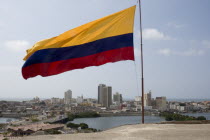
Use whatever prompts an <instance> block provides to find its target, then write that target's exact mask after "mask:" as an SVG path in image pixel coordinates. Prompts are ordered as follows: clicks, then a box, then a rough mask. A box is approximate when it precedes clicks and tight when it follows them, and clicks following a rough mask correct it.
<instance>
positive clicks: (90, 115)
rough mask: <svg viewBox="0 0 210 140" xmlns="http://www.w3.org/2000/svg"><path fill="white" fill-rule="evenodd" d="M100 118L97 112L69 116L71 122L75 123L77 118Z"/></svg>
mask: <svg viewBox="0 0 210 140" xmlns="http://www.w3.org/2000/svg"><path fill="white" fill-rule="evenodd" d="M96 117H100V114H98V113H97V112H82V113H79V114H71V113H69V114H68V119H69V121H73V120H74V119H75V118H96Z"/></svg>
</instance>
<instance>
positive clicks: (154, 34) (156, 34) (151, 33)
mask: <svg viewBox="0 0 210 140" xmlns="http://www.w3.org/2000/svg"><path fill="white" fill-rule="evenodd" d="M143 39H145V40H174V39H173V38H171V37H169V36H167V35H165V34H164V33H163V32H160V31H158V30H157V29H154V28H148V29H144V30H143Z"/></svg>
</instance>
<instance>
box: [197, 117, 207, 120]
mask: <svg viewBox="0 0 210 140" xmlns="http://www.w3.org/2000/svg"><path fill="white" fill-rule="evenodd" d="M197 120H206V117H204V116H199V117H197Z"/></svg>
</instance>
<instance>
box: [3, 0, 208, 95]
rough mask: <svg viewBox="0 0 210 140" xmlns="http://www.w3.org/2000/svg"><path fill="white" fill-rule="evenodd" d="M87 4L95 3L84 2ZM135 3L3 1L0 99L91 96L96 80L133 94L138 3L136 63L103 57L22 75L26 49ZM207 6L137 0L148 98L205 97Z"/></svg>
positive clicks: (190, 1) (136, 83) (108, 0)
mask: <svg viewBox="0 0 210 140" xmlns="http://www.w3.org/2000/svg"><path fill="white" fill-rule="evenodd" d="M40 3H42V5H40ZM49 3H50V4H49ZM92 5H97V6H95V7H93V8H91V9H90V8H87V7H88V6H92ZM133 5H136V0H115V1H113V0H100V1H95V0H89V1H88V2H84V1H82V0H77V1H71V2H70V1H67V0H63V2H62V3H59V2H57V1H49V0H46V1H44V2H43V1H41V0H36V1H30V2H28V1H26V0H23V1H18V2H16V1H10V0H9V1H1V2H0V16H1V19H0V30H1V32H0V36H1V38H0V48H1V51H0V55H1V58H2V59H1V60H0V77H1V78H0V83H1V85H2V86H1V88H0V98H14V97H15V98H23V97H24V98H33V97H34V96H39V97H40V98H47V97H49V96H50V97H62V96H63V93H64V92H65V91H66V90H67V89H71V90H72V91H73V93H74V96H80V95H81V94H83V95H84V97H96V96H97V88H96V87H97V86H98V84H100V83H105V84H107V85H111V86H112V87H113V89H112V90H113V93H115V92H119V93H121V94H123V97H124V98H125V99H127V98H134V97H135V96H139V95H140V91H141V87H140V85H141V84H140V78H141V76H140V68H139V66H140V65H139V64H140V62H139V61H140V57H139V19H138V18H139V14H138V9H137V10H136V15H135V18H136V20H135V28H134V38H135V40H134V44H135V59H136V61H135V62H133V61H121V62H117V63H109V64H105V65H102V66H99V67H88V68H85V69H81V70H73V71H68V72H65V73H63V74H60V75H56V76H50V77H46V78H43V77H40V76H38V77H36V78H32V79H29V80H24V79H23V78H22V75H21V67H22V65H23V63H24V61H23V60H22V59H23V57H24V56H25V51H26V49H28V48H30V47H32V46H33V45H34V44H35V42H37V41H40V40H42V39H46V38H50V37H53V36H56V35H59V34H60V33H62V32H65V31H67V30H69V29H72V28H74V27H77V26H80V25H82V24H85V23H87V22H90V21H93V20H96V19H99V18H102V17H104V16H107V15H110V14H113V13H115V12H118V11H120V10H123V9H126V8H128V7H131V6H133ZM209 5H210V2H209V1H208V0H203V1H202V2H201V1H196V0H186V1H182V2H178V1H176V0H171V1H167V0H157V1H151V0H149V1H142V24H143V44H144V65H145V67H144V68H145V69H144V72H145V92H148V91H149V90H152V91H153V93H154V96H157V97H158V96H166V97H167V98H185V99H186V98H194V99H195V98H200V99H205V98H210V97H209V84H208V83H210V73H209V71H210V65H209V62H208V60H209V58H210V49H209V48H210V40H209V38H210V33H209V31H208V30H209V24H210V20H209V16H208V13H209V9H210V8H209ZM37 7H39V10H37ZM54 9H59V10H57V11H55V10H54ZM151 9H152V10H151ZM177 9H179V10H177ZM166 11H168V12H166ZM186 17H187V18H186ZM195 17H196V20H195ZM40 21H42V22H40ZM55 21H56V22H55Z"/></svg>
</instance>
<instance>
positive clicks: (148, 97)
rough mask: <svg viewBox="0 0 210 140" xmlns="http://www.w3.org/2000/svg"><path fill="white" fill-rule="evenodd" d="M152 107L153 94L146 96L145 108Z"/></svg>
mask: <svg viewBox="0 0 210 140" xmlns="http://www.w3.org/2000/svg"><path fill="white" fill-rule="evenodd" d="M151 105H152V92H151V91H149V93H146V94H144V106H151Z"/></svg>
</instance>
